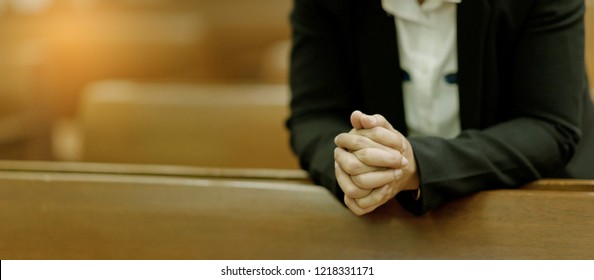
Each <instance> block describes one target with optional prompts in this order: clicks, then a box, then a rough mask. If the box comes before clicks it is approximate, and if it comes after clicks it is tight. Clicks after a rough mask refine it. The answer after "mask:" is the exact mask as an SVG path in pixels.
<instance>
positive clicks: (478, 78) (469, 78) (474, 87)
mask: <svg viewBox="0 0 594 280" xmlns="http://www.w3.org/2000/svg"><path fill="white" fill-rule="evenodd" d="M489 16H490V6H489V3H487V0H464V1H462V2H461V3H460V4H458V10H457V25H458V26H457V32H458V41H457V42H458V89H459V93H460V94H459V98H460V122H461V126H462V129H468V128H479V127H480V124H481V120H480V108H481V94H482V91H483V88H482V85H483V75H484V73H483V72H484V71H483V64H484V52H485V42H486V35H487V27H488V22H489Z"/></svg>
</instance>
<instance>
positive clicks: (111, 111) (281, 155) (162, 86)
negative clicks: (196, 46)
mask: <svg viewBox="0 0 594 280" xmlns="http://www.w3.org/2000/svg"><path fill="white" fill-rule="evenodd" d="M288 101H289V93H288V89H287V87H286V86H284V85H248V84H238V85H231V84H227V85H200V84H177V83H174V84H167V83H134V82H126V81H105V82H99V83H96V84H93V85H91V86H89V87H88V88H87V89H86V90H85V91H84V93H83V98H82V102H81V105H80V123H79V124H80V128H81V131H82V136H83V137H82V139H83V145H82V146H83V147H82V158H81V159H82V160H84V161H96V162H124V163H153V164H154V163H159V164H185V165H199V166H211V167H245V168H254V167H257V168H298V165H297V160H296V158H295V157H294V156H293V155H292V153H291V151H290V148H289V138H288V131H287V130H286V128H285V126H284V122H285V120H286V118H287V117H288V106H287V104H288Z"/></svg>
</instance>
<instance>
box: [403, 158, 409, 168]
mask: <svg viewBox="0 0 594 280" xmlns="http://www.w3.org/2000/svg"><path fill="white" fill-rule="evenodd" d="M407 164H408V159H406V158H405V157H403V158H402V166H406V165H407Z"/></svg>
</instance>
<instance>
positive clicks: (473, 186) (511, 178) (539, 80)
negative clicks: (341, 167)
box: [397, 0, 587, 215]
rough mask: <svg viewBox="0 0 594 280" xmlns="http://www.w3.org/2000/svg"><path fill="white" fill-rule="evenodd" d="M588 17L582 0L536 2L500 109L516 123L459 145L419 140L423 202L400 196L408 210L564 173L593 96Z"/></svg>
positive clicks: (472, 134)
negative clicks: (586, 100) (587, 98)
mask: <svg viewBox="0 0 594 280" xmlns="http://www.w3.org/2000/svg"><path fill="white" fill-rule="evenodd" d="M583 14H584V2H583V1H581V0H566V1H534V5H533V8H532V10H531V12H530V14H529V15H528V17H527V20H526V22H525V23H524V25H523V27H522V30H521V32H520V36H519V37H518V39H517V41H516V42H515V47H514V51H513V52H512V55H511V57H510V58H509V59H510V63H509V68H508V69H507V70H506V71H508V75H506V78H507V79H508V80H506V81H505V82H506V83H507V84H508V85H509V86H508V87H507V89H508V92H504V93H502V94H504V95H505V98H506V100H505V103H504V104H505V108H500V110H504V111H506V112H501V113H502V114H509V116H511V117H510V118H508V119H507V121H504V122H501V123H498V124H496V125H492V126H489V127H487V128H485V129H481V130H465V131H463V132H462V133H461V134H460V135H459V137H457V138H455V139H450V140H446V139H440V138H433V137H420V138H411V139H410V141H411V145H412V146H413V149H414V152H415V158H416V160H417V166H418V170H419V172H420V178H421V191H422V196H421V198H420V199H419V200H415V199H413V198H412V195H410V194H407V193H401V194H399V195H398V196H397V199H398V200H399V202H400V203H401V204H402V205H403V206H404V207H405V208H406V209H408V210H409V211H411V212H413V213H416V214H419V215H420V214H423V213H425V212H427V211H429V210H431V209H433V208H435V207H437V206H438V205H440V204H442V203H444V202H445V201H447V200H451V199H453V198H456V197H460V196H463V195H467V194H471V193H474V192H477V191H481V190H484V189H493V188H511V187H517V186H519V185H521V184H525V183H526V182H529V181H531V180H534V179H538V178H541V177H543V176H546V175H547V174H551V172H555V171H558V170H561V169H563V168H564V166H565V165H566V164H567V162H568V161H569V159H570V158H571V157H572V155H573V153H574V150H575V147H576V145H577V142H578V140H579V138H580V133H581V131H580V126H581V124H580V121H581V120H580V114H581V112H580V108H582V103H581V102H583V99H582V94H583V93H584V92H585V91H587V82H586V79H585V70H584V24H583ZM460 55H463V54H460Z"/></svg>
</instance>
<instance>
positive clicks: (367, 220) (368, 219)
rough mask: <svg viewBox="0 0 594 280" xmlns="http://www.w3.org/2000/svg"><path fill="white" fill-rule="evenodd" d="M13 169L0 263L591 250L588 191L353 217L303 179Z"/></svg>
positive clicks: (566, 254)
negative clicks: (415, 213)
mask: <svg viewBox="0 0 594 280" xmlns="http://www.w3.org/2000/svg"><path fill="white" fill-rule="evenodd" d="M16 169H18V168H14V169H13V170H12V171H10V170H1V171H0V224H1V225H2V230H1V231H0V258H2V259H592V258H594V208H593V207H592V205H593V203H594V188H592V187H589V188H585V189H582V190H579V191H558V190H538V189H526V190H523V189H522V190H497V191H486V192H482V193H479V194H477V195H473V196H470V197H467V198H464V199H460V200H457V201H454V202H452V203H449V204H447V205H445V206H443V207H441V208H439V209H437V210H434V211H432V212H431V213H429V214H428V215H425V216H423V217H414V216H412V215H410V214H408V213H406V212H404V211H403V210H402V209H401V208H400V207H399V206H398V205H397V204H394V203H393V204H389V205H387V206H385V207H382V208H380V209H379V211H377V212H374V213H372V214H369V215H366V216H363V217H356V216H354V215H352V214H351V213H350V212H349V211H348V210H347V209H346V208H344V207H343V206H342V205H341V204H340V203H339V202H338V200H336V199H335V198H334V197H333V196H332V195H331V194H330V193H328V192H327V191H326V190H325V189H323V188H321V187H318V186H313V185H309V184H307V183H303V182H295V181H286V180H280V179H277V180H260V179H232V178H205V177H202V178H191V177H178V176H155V175H125V174H119V175H114V174H89V173H67V172H43V171H27V170H16ZM588 184H590V186H593V185H592V184H591V183H588ZM584 185H587V184H584Z"/></svg>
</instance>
